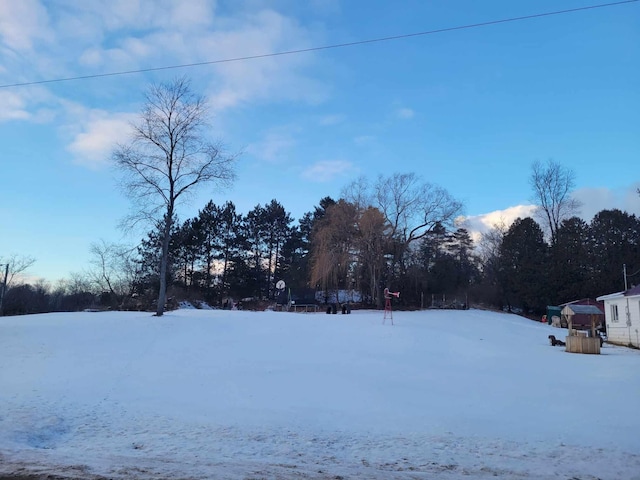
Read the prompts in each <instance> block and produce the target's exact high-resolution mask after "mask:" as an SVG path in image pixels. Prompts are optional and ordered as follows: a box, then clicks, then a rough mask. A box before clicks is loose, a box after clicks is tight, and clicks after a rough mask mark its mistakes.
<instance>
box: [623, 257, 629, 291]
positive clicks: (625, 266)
mask: <svg viewBox="0 0 640 480" xmlns="http://www.w3.org/2000/svg"><path fill="white" fill-rule="evenodd" d="M622 275H623V276H624V291H625V292H626V291H627V290H628V288H627V264H626V263H623V264H622Z"/></svg>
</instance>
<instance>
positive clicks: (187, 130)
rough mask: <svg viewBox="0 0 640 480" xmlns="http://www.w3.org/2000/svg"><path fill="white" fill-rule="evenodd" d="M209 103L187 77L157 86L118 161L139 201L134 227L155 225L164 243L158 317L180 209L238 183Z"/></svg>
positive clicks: (117, 153) (129, 191)
mask: <svg viewBox="0 0 640 480" xmlns="http://www.w3.org/2000/svg"><path fill="white" fill-rule="evenodd" d="M207 120H208V112H207V106H206V101H205V98H204V97H202V96H200V95H196V94H195V93H193V92H192V90H191V86H190V83H189V81H188V80H187V79H186V78H184V77H182V78H178V79H175V80H173V81H171V82H169V83H160V84H155V85H151V86H150V87H149V88H148V90H147V92H146V102H145V104H144V107H143V108H142V111H141V114H140V119H139V121H138V122H137V123H135V124H134V125H132V127H133V133H132V136H131V139H130V141H129V143H127V144H123V145H118V146H117V147H116V149H115V150H114V153H113V161H114V164H115V166H116V168H117V169H118V171H119V172H120V173H121V174H122V186H123V187H124V191H125V194H126V195H127V196H128V197H129V198H131V199H132V200H133V201H134V202H135V206H134V214H133V215H132V216H131V217H130V220H132V221H133V222H136V221H139V220H145V221H151V222H153V223H155V225H156V226H157V227H159V231H160V234H161V240H162V254H161V260H160V288H159V292H158V305H157V309H156V315H158V316H161V315H162V314H163V313H164V305H165V301H166V293H167V264H168V258H169V241H170V239H171V227H172V225H173V222H174V221H175V215H176V207H177V206H178V203H179V201H182V200H185V198H186V197H188V194H189V193H192V192H193V191H194V190H195V189H196V188H197V187H200V186H202V185H204V184H211V183H212V184H214V185H215V186H216V187H218V188H221V187H226V186H228V185H230V184H231V182H232V181H233V179H234V178H235V174H234V164H235V160H236V157H235V156H229V155H226V154H224V153H223V151H222V149H221V147H220V145H219V144H214V143H211V142H210V141H208V140H207V138H206V135H207V131H206V129H207V127H208V125H207Z"/></svg>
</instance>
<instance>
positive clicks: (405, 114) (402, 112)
mask: <svg viewBox="0 0 640 480" xmlns="http://www.w3.org/2000/svg"><path fill="white" fill-rule="evenodd" d="M415 115H416V112H414V111H413V110H411V109H410V108H406V107H403V108H398V109H397V110H396V116H397V117H398V118H401V119H403V120H409V119H411V118H413V117H415Z"/></svg>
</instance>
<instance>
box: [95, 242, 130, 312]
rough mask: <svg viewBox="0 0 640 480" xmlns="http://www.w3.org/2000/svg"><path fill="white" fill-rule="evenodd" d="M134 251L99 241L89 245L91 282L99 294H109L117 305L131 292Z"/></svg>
mask: <svg viewBox="0 0 640 480" xmlns="http://www.w3.org/2000/svg"><path fill="white" fill-rule="evenodd" d="M134 251H135V249H132V248H129V247H126V246H124V245H118V244H115V243H107V242H105V241H104V240H101V241H100V242H99V243H93V244H91V248H90V252H91V260H90V263H91V267H92V268H91V269H90V270H89V272H88V275H89V278H90V279H91V282H92V283H93V284H94V285H95V286H96V287H97V289H98V291H99V292H100V293H102V292H109V293H110V294H111V295H112V297H113V299H114V300H116V301H117V302H118V303H119V304H120V303H121V302H122V301H123V300H124V299H125V298H126V297H127V296H130V295H131V294H132V293H133V292H132V290H133V284H134V281H135V266H134V260H133V258H132V256H133V254H134Z"/></svg>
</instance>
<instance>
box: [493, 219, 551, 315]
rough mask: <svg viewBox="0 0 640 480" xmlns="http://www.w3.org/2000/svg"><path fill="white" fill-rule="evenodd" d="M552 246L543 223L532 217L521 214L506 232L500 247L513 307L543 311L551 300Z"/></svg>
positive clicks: (527, 310)
mask: <svg viewBox="0 0 640 480" xmlns="http://www.w3.org/2000/svg"><path fill="white" fill-rule="evenodd" d="M547 249H548V247H547V244H546V243H545V242H544V234H543V232H542V229H541V228H540V225H538V223H537V222H536V221H535V220H533V219H532V218H524V219H523V218H518V219H516V221H515V222H513V224H512V225H511V227H510V228H509V230H508V231H507V233H506V234H505V236H504V239H503V242H502V247H501V249H500V263H501V268H500V275H501V276H502V277H503V285H504V286H505V292H504V294H505V301H506V304H507V305H508V306H509V307H512V306H518V307H522V309H523V310H524V311H525V312H543V311H544V310H545V308H546V305H547V303H548V287H547V274H546V269H547V265H548V262H547V257H548V251H547Z"/></svg>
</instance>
